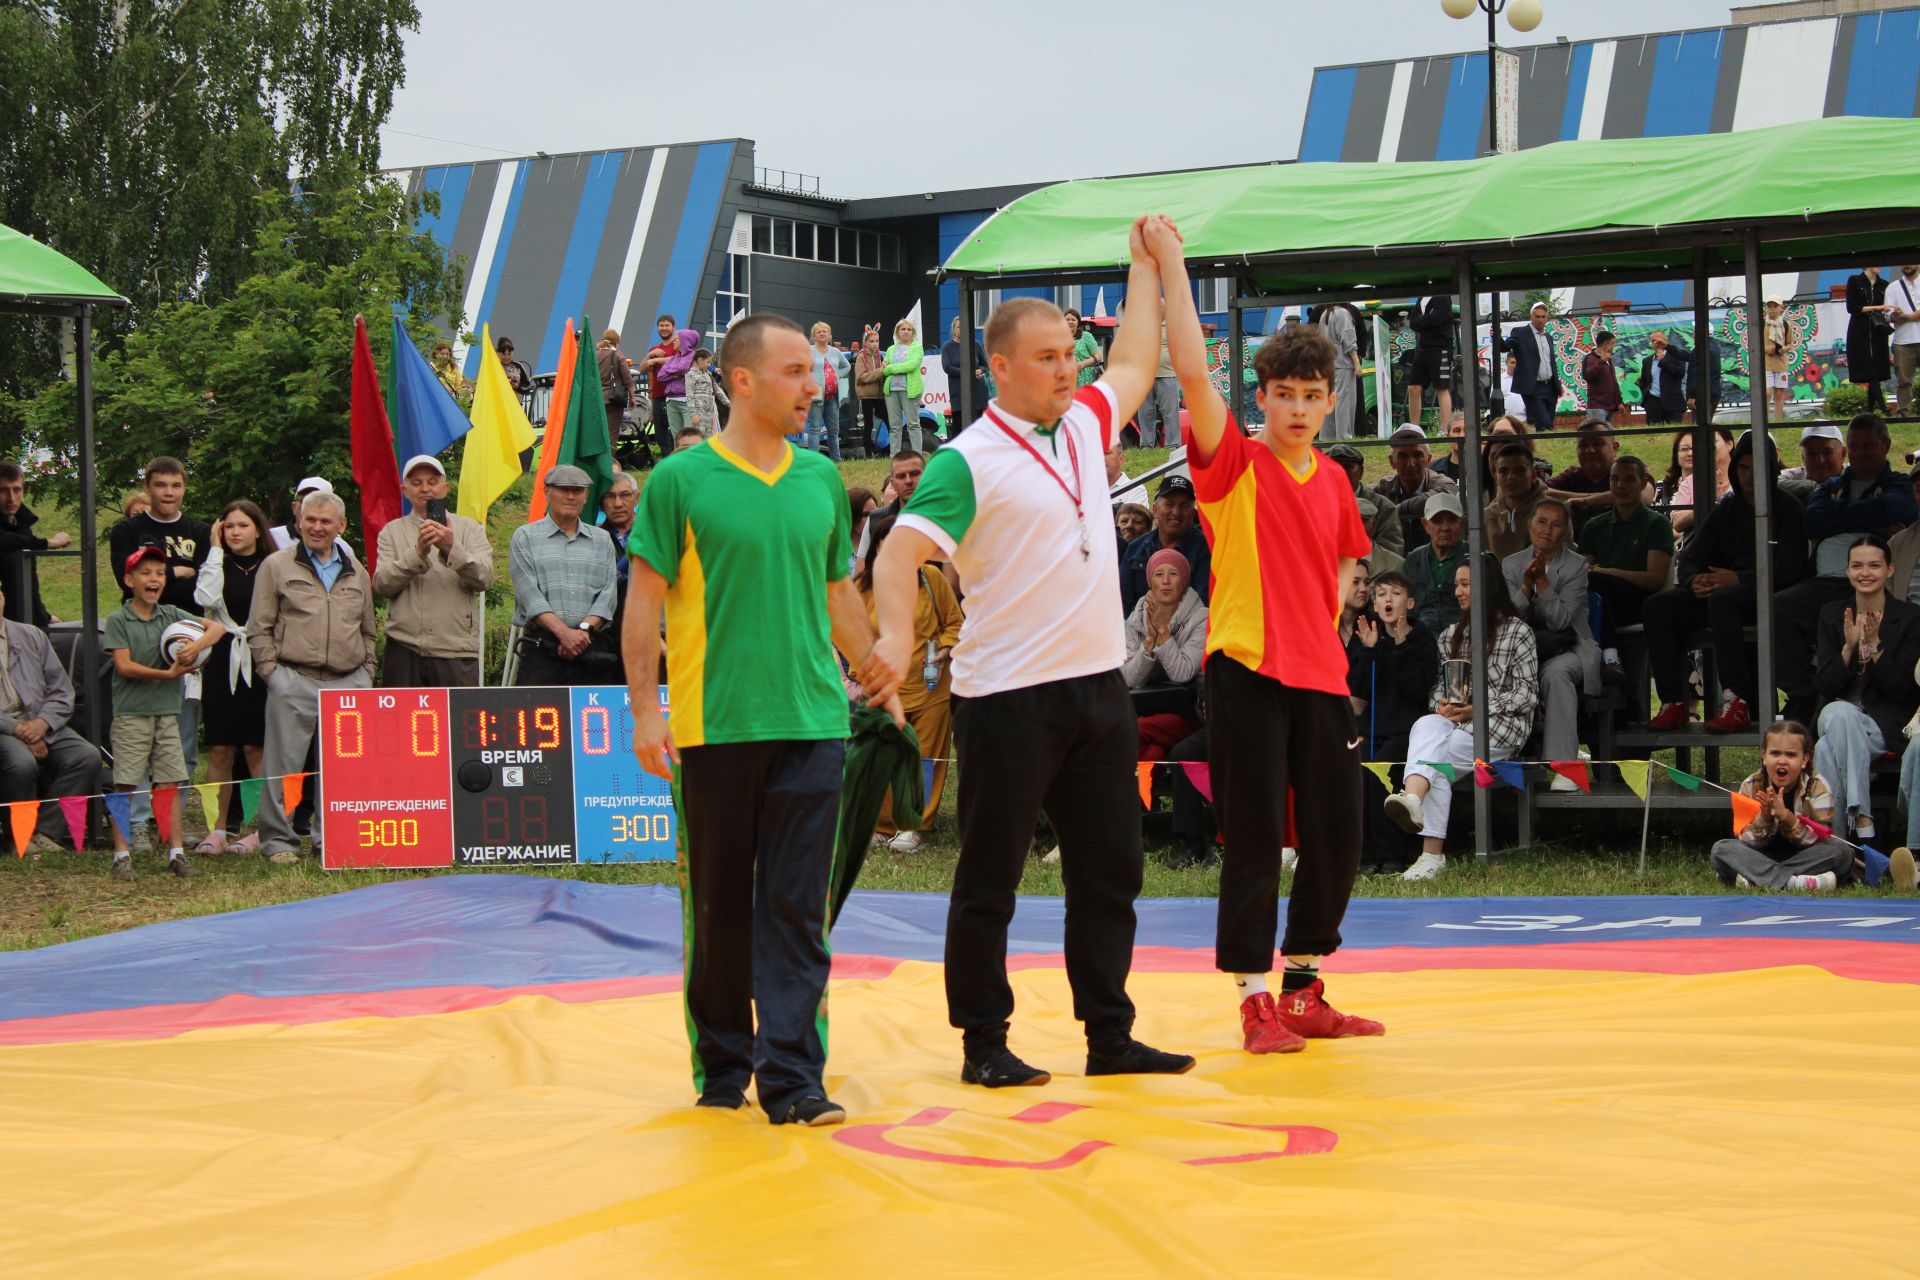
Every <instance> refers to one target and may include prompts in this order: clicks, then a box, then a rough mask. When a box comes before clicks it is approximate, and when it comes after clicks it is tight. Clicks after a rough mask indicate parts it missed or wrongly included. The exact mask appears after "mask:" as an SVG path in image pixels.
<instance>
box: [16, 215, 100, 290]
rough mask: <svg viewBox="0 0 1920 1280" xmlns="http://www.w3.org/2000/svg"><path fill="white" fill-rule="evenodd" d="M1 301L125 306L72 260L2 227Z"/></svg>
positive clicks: (89, 272) (93, 276)
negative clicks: (93, 303)
mask: <svg viewBox="0 0 1920 1280" xmlns="http://www.w3.org/2000/svg"><path fill="white" fill-rule="evenodd" d="M0 299H19V300H25V301H34V302H102V303H111V304H117V305H125V303H126V299H125V298H123V297H121V296H120V295H119V294H117V293H115V292H114V291H113V290H112V289H109V288H108V287H107V286H106V285H104V284H102V283H101V282H100V280H99V278H98V277H97V276H95V275H94V274H93V273H92V272H91V271H88V270H87V269H86V268H85V267H83V266H81V265H80V264H79V263H77V262H75V261H74V260H73V259H71V258H69V257H67V256H66V255H65V254H63V253H60V252H59V251H58V250H55V249H50V248H48V247H47V246H46V245H44V244H41V243H40V242H39V241H38V240H35V239H34V238H33V237H32V236H29V235H22V234H21V233H20V232H18V231H15V230H14V229H13V228H12V227H9V226H4V225H0Z"/></svg>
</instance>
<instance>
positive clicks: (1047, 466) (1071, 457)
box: [987, 405, 1086, 521]
mask: <svg viewBox="0 0 1920 1280" xmlns="http://www.w3.org/2000/svg"><path fill="white" fill-rule="evenodd" d="M987 416H988V417H989V418H991V419H993V425H994V426H996V427H998V428H1000V430H1002V431H1004V432H1006V435H1007V439H1009V440H1011V441H1013V442H1014V443H1015V444H1017V445H1019V446H1020V447H1021V448H1022V449H1025V450H1026V451H1027V453H1028V454H1030V455H1031V456H1032V458H1033V460H1034V461H1035V462H1037V463H1039V464H1040V466H1041V468H1042V469H1043V470H1045V471H1046V473H1047V474H1048V475H1049V476H1052V477H1053V482H1054V483H1055V484H1057V485H1059V486H1060V492H1062V493H1064V494H1066V495H1067V499H1068V501H1070V502H1072V503H1073V514H1074V515H1075V516H1076V517H1078V518H1079V519H1081V520H1082V521H1084V520H1085V519H1086V517H1085V515H1084V513H1083V512H1082V509H1081V505H1080V484H1081V480H1080V450H1079V448H1078V446H1076V445H1075V444H1074V442H1073V432H1071V431H1068V432H1067V433H1066V434H1067V461H1068V463H1069V464H1070V465H1071V466H1072V467H1073V488H1071V489H1069V488H1067V482H1066V481H1065V480H1062V479H1061V478H1060V473H1059V472H1058V471H1055V470H1054V469H1053V464H1051V463H1049V462H1048V461H1047V460H1046V459H1045V458H1043V457H1041V456H1040V451H1039V450H1038V449H1036V448H1034V447H1033V444H1032V442H1031V441H1029V440H1028V439H1027V438H1026V437H1025V436H1023V435H1021V434H1020V433H1019V432H1017V431H1015V430H1014V429H1013V428H1012V427H1010V426H1008V425H1007V424H1006V423H1005V422H1004V421H1003V420H1002V419H1001V417H1000V415H999V414H997V413H995V412H994V411H993V406H992V405H988V406H987ZM1064 426H1066V420H1065V419H1062V420H1061V421H1060V423H1059V424H1058V425H1057V426H1056V427H1055V428H1054V429H1055V430H1056V431H1058V430H1059V429H1060V428H1061V427H1064Z"/></svg>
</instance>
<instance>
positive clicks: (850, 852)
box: [827, 706, 927, 929]
mask: <svg viewBox="0 0 1920 1280" xmlns="http://www.w3.org/2000/svg"><path fill="white" fill-rule="evenodd" d="M889 791H891V792H892V793H893V824H894V825H895V826H896V827H898V828H900V830H902V831H917V830H919V828H920V811H921V809H923V808H924V807H925V806H926V803H927V801H926V791H925V777H924V773H923V770H922V767H921V763H920V739H919V738H918V737H917V736H915V734H914V732H913V726H912V725H910V724H909V725H904V726H903V725H896V724H895V723H894V722H893V717H892V716H890V715H888V714H887V713H886V712H884V711H882V710H880V708H878V707H868V706H858V707H855V708H854V709H853V723H852V727H851V734H850V736H849V737H848V739H847V772H846V776H845V778H844V779H842V781H841V784H840V836H839V842H840V847H839V848H838V849H836V850H834V859H833V867H834V870H833V916H832V919H830V920H829V921H828V922H827V927H828V928H829V929H831V928H832V927H833V923H834V921H837V920H839V919H840V911H841V908H843V907H845V906H846V905H847V895H848V894H850V893H852V892H853V882H854V881H855V880H857V879H859V878H860V866H861V864H862V863H864V862H865V861H866V859H867V842H868V841H869V840H870V839H872V838H873V828H874V826H875V824H877V823H878V822H879V821H880V806H881V804H882V803H884V802H885V800H886V798H887V793H888V792H889Z"/></svg>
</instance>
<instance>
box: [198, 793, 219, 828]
mask: <svg viewBox="0 0 1920 1280" xmlns="http://www.w3.org/2000/svg"><path fill="white" fill-rule="evenodd" d="M193 790H194V794H196V795H198V796H199V797H200V812H202V813H204V814H206V815H207V830H209V831H211V830H213V827H214V824H215V823H216V822H218V821H219V820H220V784H219V783H217V782H196V783H194V784H193Z"/></svg>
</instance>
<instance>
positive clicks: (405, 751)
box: [319, 686, 679, 870]
mask: <svg viewBox="0 0 1920 1280" xmlns="http://www.w3.org/2000/svg"><path fill="white" fill-rule="evenodd" d="M658 697H659V699H660V709H661V711H662V712H663V713H664V712H665V711H666V708H667V691H666V688H665V687H664V686H662V687H661V688H660V689H659V692H658ZM633 727H634V726H633V711H632V708H631V705H630V702H629V698H628V694H627V690H626V689H625V688H624V687H620V686H592V687H584V686H583V687H578V688H571V689H566V688H560V689H553V688H526V689H489V688H477V689H361V690H344V689H323V690H322V691H321V693H320V729H319V738H320V773H321V778H322V779H323V782H322V786H321V794H322V798H323V800H324V802H325V806H326V808H325V812H324V813H323V815H322V818H321V822H322V826H321V830H322V833H323V836H324V839H323V853H322V863H323V865H324V866H326V867H327V868H328V869H330V870H331V869H339V868H347V867H446V866H455V865H459V866H516V865H522V864H526V863H560V862H638V861H648V860H665V859H670V858H672V857H673V856H674V847H675V841H676V840H677V838H678V836H679V822H678V819H677V818H676V816H675V814H674V811H673V789H672V787H670V786H669V785H668V784H667V782H666V781H665V780H664V779H661V778H656V777H654V776H653V775H652V774H649V773H647V772H645V771H644V770H643V769H641V768H640V765H639V762H638V761H636V760H635V759H634V756H633Z"/></svg>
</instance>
